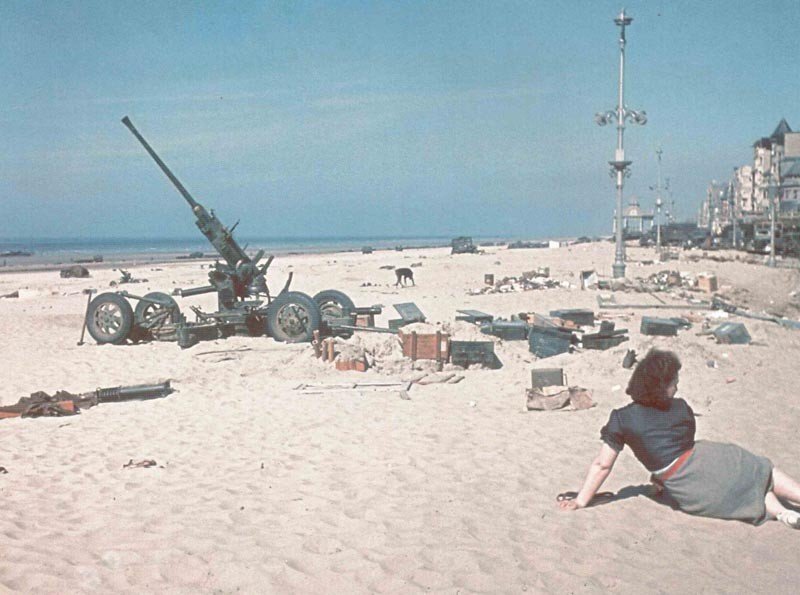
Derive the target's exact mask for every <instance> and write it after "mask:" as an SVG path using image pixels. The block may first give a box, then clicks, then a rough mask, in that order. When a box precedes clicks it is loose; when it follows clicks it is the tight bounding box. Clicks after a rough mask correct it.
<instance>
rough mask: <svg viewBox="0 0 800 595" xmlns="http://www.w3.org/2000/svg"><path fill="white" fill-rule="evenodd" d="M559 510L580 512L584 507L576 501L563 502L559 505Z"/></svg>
mask: <svg viewBox="0 0 800 595" xmlns="http://www.w3.org/2000/svg"><path fill="white" fill-rule="evenodd" d="M558 508H559V509H561V510H578V509H579V508H583V506H580V505H579V504H578V503H577V502H576V501H575V500H561V501H560V502H559V503H558Z"/></svg>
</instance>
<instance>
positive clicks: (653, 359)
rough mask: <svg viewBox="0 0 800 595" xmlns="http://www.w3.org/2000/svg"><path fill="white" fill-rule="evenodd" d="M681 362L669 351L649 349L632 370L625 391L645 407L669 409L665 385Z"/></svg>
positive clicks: (668, 398)
mask: <svg viewBox="0 0 800 595" xmlns="http://www.w3.org/2000/svg"><path fill="white" fill-rule="evenodd" d="M680 369H681V362H680V360H679V359H678V356H677V355H675V354H674V353H672V352H671V351H660V350H658V349H651V350H650V351H649V352H648V353H647V355H646V356H644V359H643V360H642V361H640V362H639V364H638V365H637V366H636V369H635V370H634V371H633V375H632V376H631V379H630V382H628V388H627V390H626V391H625V392H626V393H628V394H629V395H630V396H631V398H632V399H633V400H634V401H636V402H637V403H639V404H640V405H644V406H645V407H655V408H657V409H669V402H670V397H669V396H667V387H668V386H669V385H670V383H671V382H672V381H673V380H675V377H676V376H677V375H678V370H680Z"/></svg>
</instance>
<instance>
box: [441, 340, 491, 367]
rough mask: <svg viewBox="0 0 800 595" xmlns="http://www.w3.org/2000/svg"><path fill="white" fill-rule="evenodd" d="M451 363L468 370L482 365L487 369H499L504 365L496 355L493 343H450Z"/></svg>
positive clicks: (452, 341) (453, 341)
mask: <svg viewBox="0 0 800 595" xmlns="http://www.w3.org/2000/svg"><path fill="white" fill-rule="evenodd" d="M450 362H451V363H453V364H455V365H457V366H462V367H464V368H467V367H469V366H471V365H472V364H481V365H483V366H486V367H487V368H499V367H501V366H502V363H501V362H500V360H499V359H498V358H497V355H495V353H494V342H493V341H455V340H451V341H450Z"/></svg>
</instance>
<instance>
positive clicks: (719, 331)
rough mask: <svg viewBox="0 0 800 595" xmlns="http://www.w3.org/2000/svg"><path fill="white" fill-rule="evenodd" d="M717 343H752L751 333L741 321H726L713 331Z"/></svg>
mask: <svg viewBox="0 0 800 595" xmlns="http://www.w3.org/2000/svg"><path fill="white" fill-rule="evenodd" d="M711 334H712V335H714V338H715V339H716V340H717V343H729V344H733V345H747V344H749V343H750V341H751V339H750V333H748V332H747V328H745V326H744V325H743V324H742V323H741V322H724V323H722V324H721V325H719V326H718V327H717V328H715V329H714V330H713V331H711Z"/></svg>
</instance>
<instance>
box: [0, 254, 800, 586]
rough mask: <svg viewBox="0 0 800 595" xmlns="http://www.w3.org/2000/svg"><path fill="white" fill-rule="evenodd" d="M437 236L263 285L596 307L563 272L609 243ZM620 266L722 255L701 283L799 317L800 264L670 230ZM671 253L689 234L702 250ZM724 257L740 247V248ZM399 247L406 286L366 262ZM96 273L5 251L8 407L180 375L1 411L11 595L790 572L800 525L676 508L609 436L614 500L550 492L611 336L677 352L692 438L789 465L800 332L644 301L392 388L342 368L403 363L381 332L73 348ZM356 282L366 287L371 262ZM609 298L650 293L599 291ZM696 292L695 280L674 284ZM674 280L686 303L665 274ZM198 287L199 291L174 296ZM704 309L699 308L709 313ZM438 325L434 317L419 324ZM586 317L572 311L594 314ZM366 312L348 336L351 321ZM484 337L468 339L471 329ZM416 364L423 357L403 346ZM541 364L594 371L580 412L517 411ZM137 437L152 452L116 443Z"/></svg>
mask: <svg viewBox="0 0 800 595" xmlns="http://www.w3.org/2000/svg"><path fill="white" fill-rule="evenodd" d="M485 250H486V253H485V254H466V255H455V256H451V255H450V254H449V249H443V248H436V249H419V250H406V251H404V252H394V251H381V252H375V253H373V254H369V255H363V254H359V253H346V254H344V253H343V254H328V255H293V256H283V257H279V258H276V260H275V262H274V263H273V265H272V267H271V268H270V273H269V280H270V286H271V288H272V290H273V291H277V290H279V289H280V287H281V286H282V285H283V283H284V281H285V279H286V275H287V274H288V273H289V272H290V271H294V273H295V274H294V281H293V284H292V288H293V289H295V290H298V291H304V292H306V293H309V294H314V293H316V292H318V291H320V290H323V289H332V288H335V289H339V290H342V291H344V292H345V293H347V294H348V295H350V296H351V297H352V298H353V300H354V301H355V302H356V304H357V305H360V306H367V305H372V304H382V305H383V306H384V310H383V314H382V315H380V316H379V317H378V319H377V321H376V322H377V324H378V325H380V326H387V324H388V320H389V319H392V318H397V317H398V316H397V315H396V313H395V311H394V309H393V308H392V307H391V305H392V304H396V303H400V302H414V303H416V304H417V305H418V306H419V308H420V309H421V310H422V311H423V312H424V313H425V314H426V316H427V318H428V322H430V323H432V325H437V324H439V325H440V326H439V328H442V329H444V330H451V331H453V332H454V334H455V338H460V337H465V338H467V339H474V338H476V331H475V329H474V328H471V327H470V325H467V324H466V323H459V324H457V325H456V324H454V318H455V315H456V310H457V309H461V308H471V309H476V310H481V311H484V312H488V313H491V314H494V315H496V316H503V317H509V316H510V315H512V314H516V313H519V312H537V313H543V314H547V313H548V312H549V311H550V310H551V309H556V308H590V309H592V310H594V311H595V312H596V313H599V312H600V309H599V308H598V305H597V296H598V295H599V294H601V293H602V294H607V293H609V292H607V291H598V290H591V289H590V290H581V289H580V286H579V271H581V270H586V269H592V268H595V269H597V271H598V272H599V273H601V274H603V275H608V274H609V273H610V270H611V263H612V260H613V244H611V243H608V242H602V243H591V244H579V245H574V246H570V247H561V248H550V249H533V250H507V249H505V248H504V247H488V248H486V249H485ZM628 254H629V258H630V263H629V265H628V270H627V275H628V278H629V279H635V278H637V277H643V278H644V277H647V276H648V275H650V274H652V273H655V272H658V271H661V270H667V269H669V270H677V271H681V272H685V273H691V274H695V273H698V272H702V271H708V272H713V273H715V274H716V275H717V278H718V281H719V286H720V294H721V295H724V296H726V297H727V298H728V299H729V300H730V301H732V302H734V303H736V304H737V305H740V306H746V307H747V308H748V309H750V310H752V311H757V312H760V311H764V310H766V311H769V312H771V313H773V314H778V315H782V316H787V317H789V318H793V319H795V320H797V319H798V318H800V310H799V309H798V304H799V303H800V297H798V293H797V292H798V290H800V273H798V270H797V269H788V268H778V269H770V268H767V267H765V266H763V264H759V263H753V262H745V261H744V260H739V261H735V260H733V258H734V255H733V254H731V253H718V252H714V253H709V255H708V256H714V257H715V258H716V257H719V256H724V257H727V258H728V259H729V260H728V261H725V262H719V261H717V260H712V259H711V258H703V257H702V253H701V252H683V253H681V256H680V260H677V261H676V260H671V261H668V262H661V263H660V262H655V263H650V264H646V261H647V260H648V259H650V260H652V259H653V257H654V252H653V250H652V249H640V248H629V252H628ZM687 256H692V257H697V260H696V261H692V260H689V259H687ZM741 258H742V259H743V258H744V256H741ZM203 263H204V264H207V261H200V262H196V261H186V262H180V263H169V264H164V265H154V264H152V263H148V264H147V265H144V266H139V267H126V268H129V270H130V272H131V273H133V275H134V276H135V277H140V278H147V279H149V281H148V282H147V283H142V284H138V285H129V286H126V287H121V289H128V290H129V291H130V292H132V293H139V294H140V295H141V294H144V293H146V292H148V291H166V292H170V291H171V290H172V289H173V288H174V287H192V286H198V285H204V284H205V283H206V274H207V269H201V264H203ZM385 265H394V266H414V265H417V266H414V268H413V270H414V273H415V279H416V283H417V284H416V286H415V287H410V286H409V287H402V288H395V287H394V281H395V278H394V273H393V271H391V270H386V269H381V268H380V267H381V266H385ZM87 266H88V268H89V269H90V270H92V275H93V276H92V277H91V278H89V279H62V278H60V277H59V275H58V272H57V271H31V272H10V273H3V274H0V295H5V294H8V293H11V292H14V291H19V297H18V298H5V299H0V336H2V343H0V362H1V363H2V373H0V374H1V375H2V392H1V393H0V401H1V402H2V404H4V405H8V404H11V403H13V402H16V401H17V399H18V398H19V397H21V396H27V395H29V394H30V393H32V392H34V391H39V390H43V391H47V392H50V393H52V392H54V391H56V390H58V389H64V390H67V391H71V392H85V391H90V390H93V389H94V388H96V387H109V386H118V385H128V384H142V383H150V382H157V381H161V380H166V379H171V380H172V383H173V386H174V388H175V389H177V392H175V393H173V394H172V395H170V396H168V397H166V398H163V399H156V400H151V401H138V402H127V403H118V404H105V405H99V406H97V407H94V408H91V409H88V410H84V411H83V412H82V413H81V414H80V415H77V416H72V417H57V418H37V419H19V418H16V419H6V420H0V466H2V467H4V468H5V469H6V470H7V473H2V472H1V471H0V495H2V503H3V514H2V515H0V592H5V590H9V591H11V592H14V591H19V592H24V593H34V592H35V593H81V592H105V593H112V592H113V593H156V592H165V593H234V592H244V593H372V592H374V593H417V592H443V593H469V592H475V593H478V592H480V593H487V592H488V593H497V592H501V593H518V592H521V591H529V592H537V593H539V592H552V593H570V592H579V593H593V592H620V593H634V592H673V593H680V592H729V593H742V592H762V593H766V592H782V593H794V592H796V586H795V582H796V573H797V566H798V555H797V552H798V551H800V550H799V548H800V532H797V531H791V530H789V529H788V528H786V527H784V526H782V525H781V524H779V523H776V522H771V523H767V524H766V525H763V526H761V527H752V526H749V525H746V524H743V523H737V522H726V521H718V520H711V519H701V518H693V517H690V516H688V515H685V514H683V513H680V512H678V511H675V510H672V509H670V508H669V507H667V506H665V505H664V504H662V503H660V502H657V501H655V500H653V499H651V498H650V497H649V494H650V491H649V487H648V474H647V472H646V471H645V470H644V468H643V467H641V466H640V465H639V464H638V462H637V461H636V460H635V459H634V458H633V456H632V455H631V453H630V451H629V450H626V451H625V452H624V453H623V454H622V455H621V457H620V459H619V460H618V463H617V466H616V468H615V469H614V472H613V474H612V475H611V477H610V478H609V480H608V481H607V483H606V485H605V486H604V487H603V489H606V490H611V491H614V492H616V493H617V494H618V498H617V499H616V500H614V501H612V502H610V503H608V504H603V505H601V506H597V507H593V508H589V509H587V510H581V511H578V512H574V513H562V512H559V511H558V510H557V508H556V502H555V497H556V494H558V493H559V492H561V491H565V490H574V489H577V488H578V487H579V486H580V483H581V481H582V480H583V477H584V474H585V471H586V468H587V466H588V464H589V463H590V462H591V460H592V458H593V457H594V455H595V454H596V452H597V451H598V450H599V446H600V441H599V430H600V427H601V426H602V425H603V424H604V423H605V421H606V419H607V418H608V414H609V412H610V410H611V409H612V408H614V407H619V406H621V405H623V404H625V403H626V402H627V401H628V397H627V396H626V395H625V392H624V389H625V386H626V384H627V380H628V377H629V375H630V371H629V370H625V369H624V368H622V366H621V362H622V359H623V357H624V355H625V352H626V351H627V350H628V349H631V348H633V349H636V351H637V353H640V354H643V353H644V352H646V351H647V349H649V348H650V347H653V346H657V347H661V348H667V349H672V350H675V351H676V352H677V353H678V354H679V355H680V357H681V359H682V361H683V370H682V372H681V381H680V387H679V396H681V397H683V398H685V399H686V400H687V401H688V402H689V403H690V404H691V405H692V407H693V408H694V410H695V412H696V413H697V416H698V417H697V427H698V438H701V439H702V438H707V439H712V440H721V441H730V442H735V443H738V444H740V445H742V446H744V447H747V448H749V449H751V450H752V451H754V452H757V453H760V454H764V455H767V456H769V457H770V458H771V459H772V461H773V462H774V463H775V465H776V466H778V467H780V468H782V469H783V470H785V471H786V472H788V473H789V474H790V475H792V476H794V477H800V449H798V445H797V426H798V420H800V399H798V397H797V388H796V384H797V366H798V361H800V359H799V358H798V354H800V330H789V329H786V328H782V327H781V326H779V325H777V324H775V323H773V322H768V321H761V320H753V319H749V318H740V317H731V318H729V319H728V320H733V321H737V322H744V323H745V325H746V327H747V329H748V331H749V333H750V335H751V336H752V338H753V343H752V344H751V345H722V344H717V343H716V342H715V341H714V340H713V339H712V338H710V337H709V336H708V335H707V334H702V330H703V329H702V326H703V325H702V315H703V314H704V313H705V312H703V311H702V310H700V309H698V310H695V311H694V314H695V315H697V316H696V317H695V316H692V318H693V319H694V320H695V323H694V325H693V327H692V328H690V329H687V330H682V331H680V333H679V335H678V336H677V337H650V336H644V335H642V334H641V333H640V332H639V325H640V322H641V317H642V315H652V316H665V317H668V316H683V315H687V314H690V313H691V311H689V310H685V309H675V310H672V309H658V310H643V309H639V308H636V309H634V308H630V309H618V310H607V311H605V312H607V313H608V314H609V315H611V316H613V318H611V320H614V321H615V322H616V324H617V327H618V328H627V329H628V331H629V336H630V340H629V341H627V342H625V343H622V344H621V345H619V346H617V347H613V348H611V349H608V350H606V351H583V352H580V353H571V354H562V355H558V356H555V357H552V358H547V359H543V360H539V359H537V358H536V357H535V356H534V355H533V354H531V353H530V352H529V350H528V346H527V343H526V342H523V341H496V344H495V348H496V349H495V350H496V353H497V354H498V356H499V358H500V360H501V361H502V362H503V364H504V365H503V367H502V368H501V369H499V370H480V369H469V370H464V371H458V370H451V372H456V373H457V374H459V375H462V376H463V377H464V378H463V380H461V381H460V382H458V383H456V384H454V383H434V384H427V385H421V384H414V385H412V387H411V388H410V389H409V390H408V393H407V394H408V397H409V399H405V398H401V396H402V392H401V391H399V390H395V389H394V388H392V387H388V388H387V389H386V390H370V389H362V390H358V389H353V390H343V389H341V388H337V387H332V388H328V389H326V390H322V391H321V392H320V391H316V392H315V391H302V390H296V387H297V386H298V385H300V384H309V385H321V384H327V385H341V384H343V383H354V382H377V381H384V382H388V381H397V382H400V381H403V380H409V379H413V378H416V377H419V376H420V375H421V373H419V372H416V371H415V370H413V369H412V365H411V362H410V361H408V360H404V359H403V358H402V357H400V356H399V355H398V354H397V349H396V346H395V345H393V344H392V341H394V339H393V337H392V336H390V335H369V336H368V337H367V336H365V337H363V338H362V339H361V342H362V343H363V344H366V345H367V346H368V347H370V349H371V350H372V352H374V353H375V354H376V355H375V357H376V360H377V361H376V367H375V368H373V369H372V370H370V371H367V372H366V373H359V372H355V371H349V372H339V371H336V369H335V368H334V366H333V365H331V364H330V363H328V362H323V361H321V360H318V359H316V358H315V357H314V354H313V349H312V347H311V346H310V345H308V344H295V345H284V344H281V343H277V342H275V341H274V340H272V339H267V338H263V337H257V338H249V337H232V338H229V339H224V340H216V341H209V342H201V343H199V344H197V345H195V346H193V347H191V348H189V349H185V350H181V349H180V348H179V347H178V346H177V345H176V344H175V343H167V342H153V343H147V344H138V345H126V346H112V345H97V344H95V342H94V341H93V340H92V339H91V338H89V337H88V335H87V338H86V344H84V345H82V346H78V345H76V343H77V341H78V338H79V335H80V330H81V322H82V318H83V313H84V309H85V307H86V299H87V298H86V295H84V294H83V293H82V291H83V290H84V289H86V288H96V289H100V290H101V291H106V290H109V289H110V288H109V282H110V281H112V280H115V279H117V278H118V274H117V272H115V271H112V270H111V269H110V268H108V267H105V268H96V269H95V268H93V267H92V265H87ZM539 267H549V273H550V278H551V279H552V280H555V281H559V282H561V285H562V286H561V287H555V288H548V289H539V290H532V291H509V292H505V293H492V294H483V295H471V293H470V292H471V290H480V289H481V288H483V287H485V285H484V274H486V273H493V274H494V276H495V279H496V280H499V279H502V278H503V277H505V276H520V275H521V274H522V273H523V272H524V271H531V270H536V269H538V268H539ZM367 283H369V285H364V284H367ZM614 295H615V297H616V300H617V302H619V303H629V304H631V303H635V304H642V303H654V304H657V303H660V302H659V301H658V300H657V299H656V298H654V297H653V296H652V295H648V294H646V293H633V292H616V293H615V294H614ZM687 295H690V296H691V297H694V298H696V299H708V297H709V296H708V295H707V294H703V293H701V292H690V293H689V294H687ZM659 297H660V298H661V299H662V300H664V301H665V302H668V303H679V304H686V303H687V302H686V300H685V299H678V298H677V297H675V296H671V295H668V294H660V295H659ZM179 302H180V305H181V307H182V310H183V311H185V312H187V313H188V314H189V317H190V319H193V315H192V314H191V311H190V310H189V309H188V306H189V305H190V304H193V305H198V306H200V307H201V308H203V309H205V310H208V311H210V310H212V309H214V306H215V297H214V296H212V295H204V296H197V297H194V298H187V299H184V300H179ZM719 321H720V319H714V320H713V322H712V328H713V327H714V326H715V325H716V324H718V323H719ZM431 328H434V326H432V327H431ZM590 331H591V329H590ZM362 334H363V333H359V335H358V336H361V335H362ZM484 338H485V337H484ZM420 365H421V366H424V364H420ZM535 367H562V368H564V370H565V371H566V374H567V377H568V381H569V384H571V385H578V386H582V387H585V388H588V389H591V391H592V392H593V397H594V400H595V401H596V403H597V405H596V406H595V407H594V408H591V409H588V410H583V411H567V410H564V411H552V412H534V411H530V412H529V411H527V410H526V407H525V404H526V396H525V390H526V388H528V387H529V386H530V383H531V372H530V370H531V369H533V368H535ZM148 459H152V460H155V461H156V463H157V465H156V466H153V467H149V468H145V467H128V468H124V467H123V465H125V464H126V463H128V462H129V461H131V460H132V461H133V462H137V461H142V460H148Z"/></svg>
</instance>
